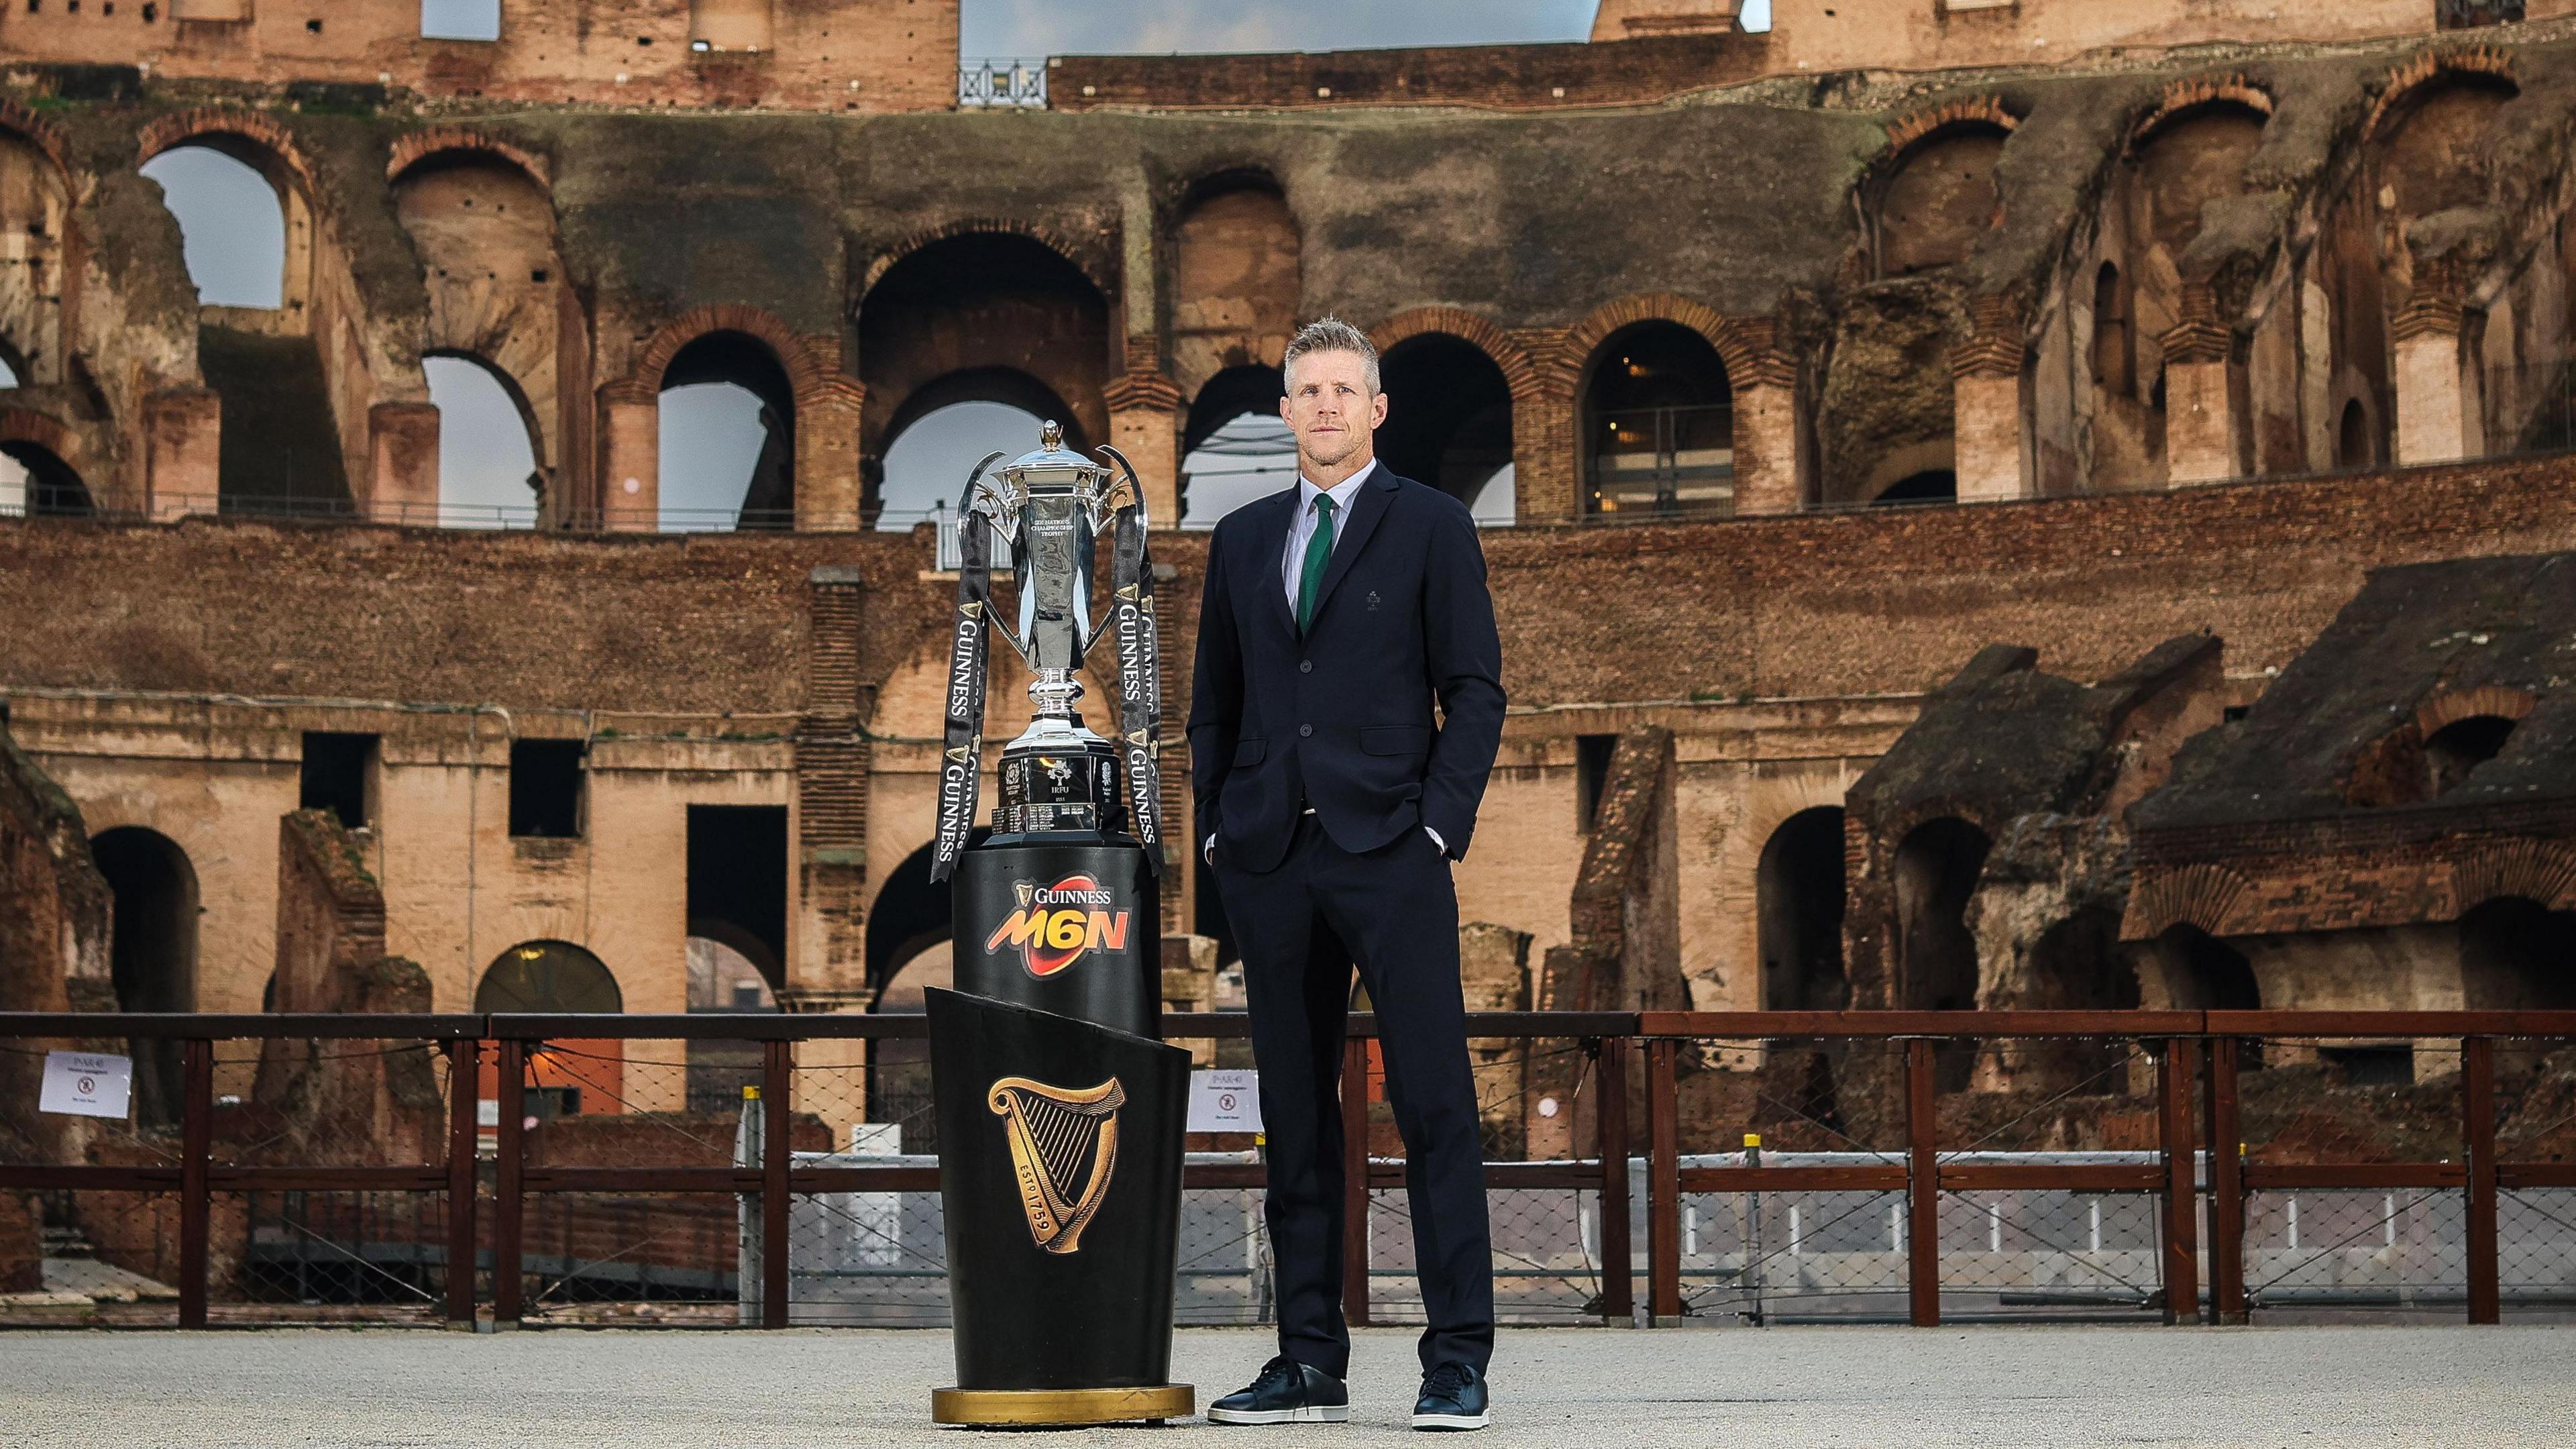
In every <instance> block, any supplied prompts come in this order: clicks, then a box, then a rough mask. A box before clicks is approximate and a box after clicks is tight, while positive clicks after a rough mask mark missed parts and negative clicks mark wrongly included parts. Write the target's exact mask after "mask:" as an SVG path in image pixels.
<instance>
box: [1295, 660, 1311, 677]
mask: <svg viewBox="0 0 2576 1449" xmlns="http://www.w3.org/2000/svg"><path fill="white" fill-rule="evenodd" d="M1297 672H1298V673H1299V674H1312V673H1314V672H1315V661H1314V660H1312V659H1300V660H1298V661H1297Z"/></svg>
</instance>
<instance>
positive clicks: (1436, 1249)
mask: <svg viewBox="0 0 2576 1449" xmlns="http://www.w3.org/2000/svg"><path fill="white" fill-rule="evenodd" d="M1286 373H1287V392H1288V396H1287V399H1286V400H1285V401H1284V402H1283V403H1282V404H1281V407H1280V412H1281V416H1283V417H1285V418H1286V419H1287V421H1288V425H1289V427H1290V428H1291V429H1293V430H1294V431H1295V433H1296V438H1297V461H1298V473H1299V478H1298V482H1297V486H1296V487H1295V488H1294V489H1291V490H1289V491H1287V492H1283V493H1279V494H1275V495H1273V496H1271V497H1268V498H1264V499H1262V500H1260V501H1258V502H1256V503H1252V504H1250V505H1247V506H1246V507H1243V508H1241V509H1238V510H1236V511H1235V512H1234V513H1232V514H1229V515H1228V516H1227V517H1226V519H1225V521H1224V522H1222V523H1220V524H1218V525H1217V529H1216V535H1215V537H1214V538H1213V539H1212V540H1211V541H1210V543H1209V545H1208V573H1207V595H1206V602H1205V605H1204V607H1203V608H1202V609H1201V611H1200V614H1199V647H1198V679H1197V691H1196V695H1195V698H1194V699H1193V700H1192V702H1191V706H1190V729H1189V736H1190V765H1191V778H1192V785H1193V787H1194V789H1195V791H1196V794H1197V798H1198V822H1199V834H1200V837H1201V840H1202V845H1201V849H1202V852H1203V853H1204V855H1205V857H1206V859H1207V861H1208V863H1209V865H1210V867H1211V868H1212V869H1213V870H1214V871H1215V872H1216V882H1217V888H1218V890H1219V891H1220V892H1222V894H1223V897H1224V900H1225V913H1226V919H1227V920H1228V921H1229V922H1231V923H1232V925H1233V927H1234V934H1235V938H1236V939H1237V940H1238V941H1239V942H1240V943H1241V945H1242V948H1243V967H1244V972H1243V977H1244V987H1245V991H1246V994H1247V996H1248V997H1249V999H1250V1002H1249V1004H1250V1006H1251V1011H1252V1046H1253V1055H1254V1059H1255V1060H1256V1062H1257V1063H1258V1064H1259V1066H1260V1068H1261V1116H1262V1126H1263V1129H1264V1131H1265V1132H1266V1133H1267V1134H1268V1139H1269V1169H1270V1189H1269V1201H1268V1219H1269V1225H1270V1241H1271V1247H1272V1251H1273V1253H1274V1255H1275V1256H1276V1259H1277V1274H1278V1290H1279V1293H1278V1298H1279V1349H1280V1351H1279V1356H1278V1357H1276V1358H1274V1359H1272V1360H1271V1361H1270V1363H1269V1365H1268V1366H1266V1367H1265V1368H1263V1370H1262V1371H1261V1376H1260V1377H1259V1378H1258V1379H1256V1380H1255V1381H1254V1382H1253V1383H1252V1385H1251V1386H1250V1387H1248V1388H1246V1389H1244V1390H1242V1391H1241V1392H1239V1393H1235V1394H1231V1395H1228V1396H1227V1397H1225V1398H1222V1399H1219V1400H1217V1401H1216V1403H1215V1404H1214V1405H1212V1406H1210V1408H1209V1411H1208V1417H1209V1418H1210V1419H1211V1420H1214V1421H1216V1422H1218V1423H1228V1424H1275V1423H1293V1422H1335V1421H1339V1420H1342V1419H1345V1418H1347V1417H1348V1415H1349V1395H1348V1393H1347V1392H1346V1391H1345V1389H1344V1388H1343V1385H1342V1380H1343V1378H1344V1377H1346V1376H1347V1373H1348V1369H1349V1363H1350V1334H1349V1331H1348V1329H1347V1328H1346V1327H1345V1326H1344V1324H1343V1321H1342V1266H1343V1265H1342V1228H1343V1224H1342V1187H1343V1180H1342V1147H1343V1143H1342V1116H1341V1108H1340V1093H1339V1086H1340V1080H1341V1077H1340V1073H1341V1056H1342V1037H1343V1030H1344V1027H1345V1013H1346V1012H1347V1009H1348V1006H1349V1001H1350V983H1351V968H1352V967H1353V966H1354V965H1356V966H1357V967H1358V968H1359V976H1360V981H1361V984H1362V985H1364V986H1366V987H1367V988H1368V994H1369V1000H1370V1002H1371V1003H1372V1004H1373V1005H1374V1006H1375V1008H1376V1010H1377V1020H1378V1033H1379V1040H1380V1044H1381V1048H1382V1050H1383V1052H1384V1055H1385V1059H1386V1088H1387V1097H1388V1100H1389V1101H1390V1102H1391V1103H1392V1104H1393V1106H1394V1109H1395V1122H1396V1127H1397V1129H1398V1130H1399V1131H1400V1132H1401V1133H1402V1134H1403V1137H1404V1148H1405V1190H1406V1194H1407V1198H1408V1201H1409V1203H1410V1205H1411V1208H1412V1217H1413V1241H1414V1250H1415V1258H1416V1262H1417V1264H1418V1270H1419V1273H1420V1276H1421V1280H1422V1298H1423V1303H1424V1306H1425V1308H1426V1309H1427V1310H1428V1313H1429V1317H1430V1324H1429V1327H1427V1328H1426V1329H1425V1330H1424V1331H1423V1334H1422V1368H1423V1383H1422V1393H1421V1396H1420V1399H1419V1400H1418V1402H1417V1403H1416V1405H1415V1408H1414V1416H1413V1423H1414V1427H1416V1428H1420V1429H1480V1428H1483V1427H1484V1425H1485V1419H1486V1389H1485V1368H1486V1363H1487V1361H1488V1360H1489V1359H1490V1358H1491V1356H1492V1353H1493V1343H1494V1289H1493V1255H1492V1248H1491V1245H1490V1242H1489V1237H1488V1232H1487V1227H1486V1221H1485V1184H1484V1145H1483V1139H1482V1137H1481V1135H1480V1132H1479V1123H1478V1118H1477V1111H1476V1089H1475V1081H1474V1077H1473V1075H1472V1073H1471V1071H1470V1069H1469V1066H1468V1061H1467V1037H1466V1011H1465V1006H1464V1003H1463V999H1462V996H1461V992H1460V989H1459V983H1458V894H1457V890H1456V888H1455V886H1454V885H1453V883H1452V882H1451V880H1450V875H1449V867H1450V862H1452V861H1454V860H1458V859H1461V858H1463V857H1464V856H1465V855H1466V853H1467V842H1468V839H1469V838H1470V837H1471V836H1472V835H1473V834H1474V833H1475V829H1476V805H1477V802H1478V801H1479V800H1481V799H1482V798H1483V796H1484V793H1485V777H1486V776H1487V774H1488V773H1490V772H1491V771H1492V769H1493V764H1494V751H1495V750H1496V748H1497V747H1498V746H1499V745H1500V744H1501V742H1502V731H1503V687H1502V642H1501V639H1500V638H1499V636H1498V635H1497V634H1496V633H1495V629H1494V605H1493V599H1492V596H1491V595H1490V594H1488V593H1487V592H1486V588H1485V559H1484V553H1483V551H1482V549H1480V548H1479V547H1478V545H1477V542H1476V527H1475V520H1474V518H1473V517H1472V516H1471V515H1470V514H1469V513H1468V511H1467V509H1466V506H1465V505H1463V504H1461V503H1459V502H1458V501H1457V500H1456V499H1454V498H1451V497H1449V496H1448V495H1447V494H1445V493H1442V492H1440V491H1439V490H1437V489H1433V488H1426V487H1424V486H1423V485H1422V484H1419V483H1415V482H1412V481H1410V480H1407V479H1403V478H1398V477H1396V476H1395V475H1394V474H1392V473H1390V472H1388V471H1387V470H1386V468H1385V467H1384V466H1382V465H1380V464H1379V463H1378V462H1377V459H1376V452H1375V448H1374V445H1373V434H1374V433H1375V431H1376V430H1377V428H1378V426H1379V425H1380V424H1381V423H1383V422H1384V421H1385V420H1386V409H1387V402H1386V397H1385V395H1384V394H1382V393H1381V392H1379V390H1378V365H1377V352H1376V349H1375V348H1373V347H1371V346H1370V345H1369V341H1368V339H1367V337H1366V336H1364V335H1362V334H1361V333H1360V332H1358V331H1357V330H1355V329H1353V328H1352V327H1350V326H1349V325H1347V324H1345V323H1343V322H1340V321H1337V320H1333V319H1329V318H1328V319H1326V320H1324V321H1322V322H1317V323H1315V324H1313V325H1312V326H1309V327H1307V328H1306V329H1305V330H1304V331H1302V332H1300V333H1299V334H1298V335H1297V338H1296V340H1295V341H1294V342H1292V343H1291V344H1290V345H1289V347H1288V354H1287V363H1286ZM1435 698H1436V699H1437V700H1438V702H1439V706H1440V713H1441V719H1440V720H1439V721H1438V722H1437V723H1436V724H1435V722H1434V720H1433V718H1432V702H1433V700H1434V699H1435Z"/></svg>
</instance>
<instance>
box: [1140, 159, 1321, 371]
mask: <svg viewBox="0 0 2576 1449" xmlns="http://www.w3.org/2000/svg"><path fill="white" fill-rule="evenodd" d="M1302 250H1303V242H1302V240H1301V239H1300V237H1299V234H1298V228H1297V218H1296V216H1295V214H1294V213H1292V212H1291V211H1290V210H1289V209H1288V198H1287V196H1286V195H1285V194H1284V193H1282V192H1281V191H1280V189H1279V183H1278V182H1276V181H1275V180H1273V179H1271V178H1270V177H1269V176H1268V175H1267V174H1265V173H1262V172H1258V171H1229V172H1225V173H1222V174H1220V175H1217V176H1212V177H1209V178H1207V179H1206V180H1203V181H1201V182H1199V183H1198V184H1197V185H1196V186H1194V187H1192V188H1191V189H1190V192H1189V195H1188V197H1187V198H1186V199H1185V200H1184V201H1183V203H1182V207H1181V217H1180V222H1179V224H1178V225H1177V226H1175V227H1174V228H1173V230H1172V277H1171V289H1172V293H1171V294H1172V355H1171V373H1172V380H1173V382H1174V383H1175V384H1177V385H1178V386H1179V388H1180V389H1181V392H1182V394H1183V395H1184V396H1196V395H1198V394H1200V393H1203V392H1204V391H1205V390H1206V387H1207V385H1208V384H1209V383H1210V382H1211V381H1212V380H1214V379H1216V378H1218V377H1219V376H1221V375H1223V374H1224V373H1226V372H1227V371H1229V370H1232V369H1236V368H1258V367H1267V368H1270V369H1272V370H1273V371H1274V372H1275V371H1276V370H1277V368H1278V366H1279V361H1280V358H1281V357H1282V356H1283V355H1285V354H1286V352H1287V350H1288V339H1289V338H1290V337H1293V336H1295V335H1296V332H1297V300H1298V292H1299V288H1300V286H1301V285H1302V282H1301V267H1302Z"/></svg>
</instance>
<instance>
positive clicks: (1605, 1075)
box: [1592, 1036, 1637, 1324]
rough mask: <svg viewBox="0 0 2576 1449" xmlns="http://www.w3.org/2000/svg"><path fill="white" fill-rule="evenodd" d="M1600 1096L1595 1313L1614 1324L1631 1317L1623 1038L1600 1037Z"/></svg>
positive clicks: (1632, 1292) (1627, 1321)
mask: <svg viewBox="0 0 2576 1449" xmlns="http://www.w3.org/2000/svg"><path fill="white" fill-rule="evenodd" d="M1592 1077H1593V1086H1594V1088H1595V1090H1596V1091H1597V1092H1598V1093H1599V1096H1600V1100H1599V1101H1598V1102H1597V1103H1596V1104H1595V1111H1594V1113H1593V1125H1594V1128H1595V1131H1596V1133H1597V1134H1598V1136H1599V1139H1600V1140H1599V1141H1598V1143H1597V1144H1596V1147H1597V1149H1598V1151H1599V1152H1600V1154H1601V1316H1602V1318H1604V1319H1605V1320H1607V1321H1609V1322H1611V1323H1615V1324H1632V1323H1634V1322H1636V1319H1637V1294H1636V1288H1635V1285H1634V1284H1633V1283H1632V1282H1631V1281H1630V1275H1631V1272H1632V1268H1631V1265H1630V1262H1629V1248H1630V1243H1629V1237H1628V1039H1627V1038H1626V1037H1617V1036H1613V1037H1604V1038H1602V1039H1601V1046H1600V1053H1599V1057H1598V1060H1597V1062H1596V1064H1595V1066H1594V1068H1593V1073H1592Z"/></svg>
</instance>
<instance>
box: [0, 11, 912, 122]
mask: <svg viewBox="0 0 2576 1449" xmlns="http://www.w3.org/2000/svg"><path fill="white" fill-rule="evenodd" d="M495 8H496V9H497V10H498V11H499V16H500V37H499V39H497V40H488V41H486V40H460V39H423V38H422V35H421V6H420V4H419V0H333V3H331V4H329V5H282V4H278V3H276V0H161V3H160V4H157V5H155V4H147V3H144V0H128V3H127V4H126V5H124V6H123V7H122V8H121V9H120V8H118V7H116V6H114V5H108V4H101V3H99V0H91V4H90V5H89V6H88V7H87V8H86V9H85V10H84V9H82V8H80V7H78V5H77V0H53V3H51V4H36V5H25V6H19V5H12V6H10V7H8V10H7V12H6V13H5V14H0V62H5V61H13V60H14V61H35V62H52V63H68V64H76V65H90V66H98V67H118V68H122V67H131V66H137V65H138V64H139V65H141V66H144V67H148V68H149V69H151V70H152V71H154V72H156V73H158V74H162V75H167V76H174V77H188V78H196V79H220V80H227V81H246V82H254V83H266V84H270V85H277V84H282V83H284V82H289V81H303V82H313V83H321V84H322V85H325V86H342V87H347V88H349V89H351V90H353V91H356V92H360V93H366V92H373V93H376V94H382V93H383V91H384V90H386V89H387V88H400V89H405V90H414V91H418V92H420V93H422V94H424V95H428V96H435V97H441V98H448V99H457V100H493V101H518V102H537V103H546V104H561V103H566V102H587V103H595V104H607V105H622V106H672V105H677V106H775V107H792V108H796V109H800V110H819V111H841V110H854V111H914V110H945V109H947V108H948V107H949V106H951V105H953V104H954V103H955V100H956V66H957V0H749V3H727V0H605V3H598V0H592V3H584V4H580V5H565V4H558V3H550V0H501V3H500V4H498V5H497V6H496V7H495ZM701 40H703V41H705V42H706V43H707V47H708V48H706V49H704V50H701V49H698V48H697V47H696V42H698V41H701ZM128 74H129V75H130V74H131V72H128ZM317 99H320V100H324V101H328V100H329V99H331V97H330V96H329V95H327V94H324V95H321V96H319V97H317Z"/></svg>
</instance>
